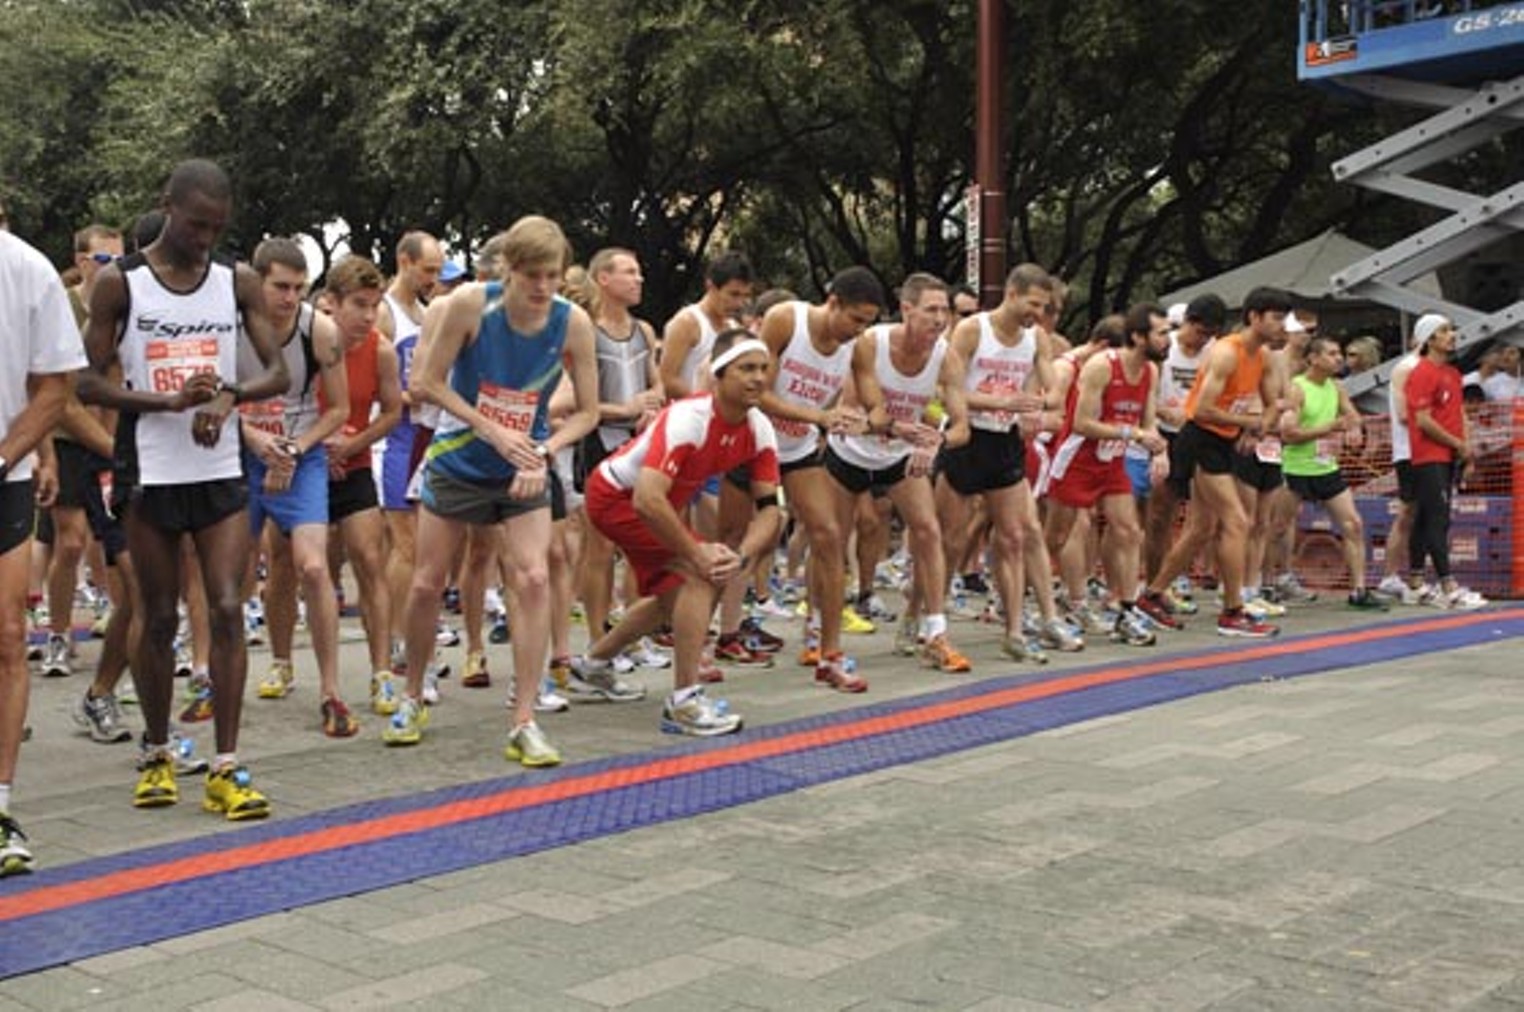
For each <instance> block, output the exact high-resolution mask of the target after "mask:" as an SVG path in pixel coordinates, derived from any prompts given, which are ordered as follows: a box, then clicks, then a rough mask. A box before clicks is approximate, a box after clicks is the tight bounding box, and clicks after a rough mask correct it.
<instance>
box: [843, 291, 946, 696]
mask: <svg viewBox="0 0 1524 1012" xmlns="http://www.w3.org/2000/svg"><path fill="white" fill-rule="evenodd" d="M951 316H952V308H951V306H950V305H949V304H948V298H947V285H946V284H945V283H943V282H942V281H941V280H940V279H938V278H935V277H933V276H932V275H930V274H912V275H910V277H908V278H906V279H905V283H904V284H903V285H902V286H901V287H900V320H901V322H899V323H897V324H893V325H881V326H877V327H871V328H869V329H868V330H867V331H866V332H865V333H864V334H863V335H862V336H861V337H859V338H858V339H857V342H856V344H855V346H854V347H853V349H852V383H851V385H850V387H849V389H848V391H847V394H846V398H845V399H846V401H847V403H849V404H856V405H858V406H859V407H860V408H861V410H863V411H864V412H866V413H867V417H868V431H867V432H866V433H864V434H862V435H849V434H844V433H832V434H831V435H830V436H828V437H827V446H826V456H825V469H826V471H827V473H829V474H830V475H831V478H832V481H831V482H830V485H831V487H832V490H833V492H834V494H835V500H836V517H837V522H838V523H839V524H840V525H841V530H843V531H846V530H850V529H851V526H852V523H853V516H854V513H855V510H856V506H857V501H858V499H859V497H861V496H862V495H863V494H865V493H869V492H871V491H873V490H874V489H875V487H879V488H882V489H883V491H884V494H885V495H886V496H887V497H888V499H889V501H890V502H891V503H893V504H894V508H895V509H897V510H899V513H900V517H901V518H902V519H903V520H904V522H905V537H906V539H907V541H908V543H909V548H910V557H911V559H912V560H913V562H914V564H915V573H914V579H913V584H912V591H911V606H910V608H909V609H908V610H907V613H906V614H905V616H904V617H903V618H902V619H901V620H900V621H901V622H902V623H903V626H902V628H904V629H905V630H907V632H906V634H905V635H902V636H901V637H899V639H897V640H896V642H897V643H900V642H903V643H904V644H905V645H906V646H907V647H908V648H909V649H910V650H912V651H916V649H917V648H916V643H917V638H916V637H915V636H913V634H911V633H910V632H909V630H912V629H913V627H914V623H915V621H916V619H915V616H916V615H920V616H922V617H921V620H920V628H919V630H918V632H919V641H920V642H919V650H918V652H919V654H920V657H921V662H922V663H923V664H925V665H926V666H928V667H932V668H936V669H938V670H939V671H944V672H948V673H951V674H956V673H962V672H965V671H970V670H972V668H973V665H972V664H970V663H969V660H968V658H967V657H965V656H963V654H961V653H959V652H958V650H957V649H956V648H955V647H954V646H953V645H952V643H951V642H950V641H949V640H948V636H947V608H946V605H945V603H944V598H945V596H946V592H947V566H946V562H945V560H944V559H943V557H942V527H941V525H940V524H939V523H938V521H937V506H936V497H935V496H934V495H933V492H932V484H931V470H932V466H933V465H934V464H935V462H936V458H937V452H938V451H939V450H941V448H942V445H943V436H944V428H943V427H941V426H939V425H935V424H931V423H930V422H929V421H928V419H927V411H928V408H929V406H930V404H931V401H932V400H934V399H935V398H936V396H937V391H938V389H941V390H942V391H943V397H942V405H943V410H944V412H945V415H944V423H943V424H944V425H945V434H946V436H947V441H948V442H950V443H951V444H952V445H954V446H957V445H961V444H962V443H964V442H966V441H967V440H968V418H967V416H966V412H965V410H964V406H963V391H962V383H961V380H962V376H961V375H959V374H958V373H957V370H956V367H955V366H953V365H950V364H949V359H948V354H947V342H946V341H944V340H942V334H943V332H944V331H946V330H947V324H948V321H949V319H950V318H951Z"/></svg>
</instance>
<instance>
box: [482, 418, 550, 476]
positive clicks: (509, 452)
mask: <svg viewBox="0 0 1524 1012" xmlns="http://www.w3.org/2000/svg"><path fill="white" fill-rule="evenodd" d="M484 422H485V424H486V426H487V442H488V443H490V444H492V448H493V449H494V450H496V451H497V453H498V456H500V457H502V458H503V459H504V460H506V461H507V462H508V463H510V464H512V465H513V466H514V467H515V468H517V469H519V470H520V471H533V470H535V469H536V468H543V467H544V466H545V460H544V458H543V457H541V456H540V455H539V454H538V453H535V452H534V447H535V443H534V440H532V439H530V438H529V434H528V433H525V432H520V431H519V430H518V429H510V428H508V426H506V425H499V424H498V423H497V422H494V421H491V420H489V419H484Z"/></svg>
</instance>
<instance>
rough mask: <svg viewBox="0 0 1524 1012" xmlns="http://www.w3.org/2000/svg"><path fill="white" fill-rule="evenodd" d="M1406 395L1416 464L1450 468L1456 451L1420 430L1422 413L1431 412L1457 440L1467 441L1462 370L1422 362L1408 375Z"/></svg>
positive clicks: (1431, 415)
mask: <svg viewBox="0 0 1524 1012" xmlns="http://www.w3.org/2000/svg"><path fill="white" fill-rule="evenodd" d="M1405 393H1406V396H1407V399H1408V432H1409V434H1410V435H1411V437H1412V441H1413V463H1414V464H1447V463H1449V462H1450V461H1452V460H1454V459H1455V451H1454V450H1452V449H1450V447H1448V446H1446V445H1445V444H1444V443H1439V442H1436V441H1434V440H1433V439H1430V438H1429V437H1428V436H1427V435H1426V434H1425V433H1424V431H1423V430H1422V429H1420V428H1419V427H1418V412H1420V411H1427V412H1429V417H1431V418H1433V419H1434V420H1435V421H1436V422H1438V423H1439V424H1440V426H1441V427H1442V428H1443V429H1444V430H1445V431H1446V432H1448V433H1450V434H1451V435H1453V436H1455V437H1456V438H1457V439H1464V438H1466V421H1465V407H1464V403H1465V402H1464V399H1463V398H1462V396H1461V374H1460V370H1459V369H1457V368H1455V367H1454V366H1453V365H1435V364H1434V363H1433V362H1432V361H1430V360H1429V359H1427V358H1425V359H1421V360H1420V361H1419V363H1418V365H1417V366H1415V367H1414V368H1413V371H1412V373H1410V374H1409V375H1408V385H1407V389H1406V391H1405Z"/></svg>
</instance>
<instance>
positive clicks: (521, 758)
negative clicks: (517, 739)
mask: <svg viewBox="0 0 1524 1012" xmlns="http://www.w3.org/2000/svg"><path fill="white" fill-rule="evenodd" d="M503 756H504V757H505V758H506V759H507V760H508V761H509V762H515V763H518V764H519V765H520V766H523V767H525V768H526V769H532V770H538V769H544V768H545V767H547V766H559V765H561V757H560V756H554V757H550V756H541V757H539V758H538V759H536V758H531V757H529V756H526V755H524V753H522V752H520V751H519V750H518V749H516V748H513V747H512V746H510V747H508V748H506V749H504V750H503Z"/></svg>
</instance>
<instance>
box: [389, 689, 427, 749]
mask: <svg viewBox="0 0 1524 1012" xmlns="http://www.w3.org/2000/svg"><path fill="white" fill-rule="evenodd" d="M428 726H429V708H428V707H427V706H424V705H423V704H422V703H420V702H419V701H418V700H416V699H413V698H411V697H407V698H404V699H403V700H402V701H401V702H400V704H399V705H398V707H397V711H396V712H395V713H394V714H392V719H391V720H389V721H387V722H386V726H385V727H384V728H382V729H381V740H382V741H383V742H385V743H386V744H388V745H416V744H418V743H419V742H420V741H422V740H423V729H424V728H426V727H428Z"/></svg>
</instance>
